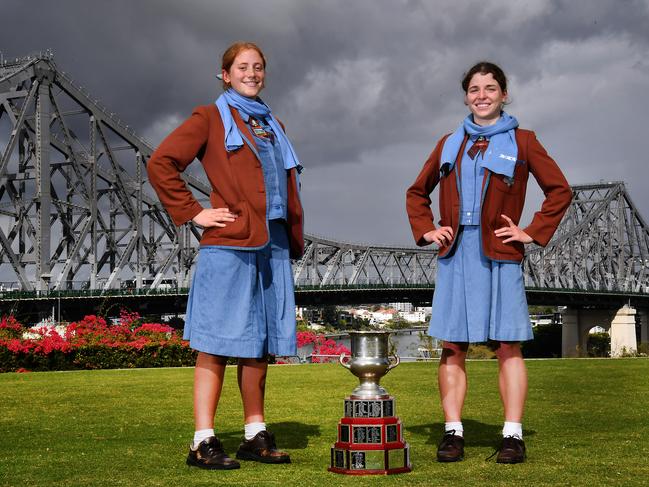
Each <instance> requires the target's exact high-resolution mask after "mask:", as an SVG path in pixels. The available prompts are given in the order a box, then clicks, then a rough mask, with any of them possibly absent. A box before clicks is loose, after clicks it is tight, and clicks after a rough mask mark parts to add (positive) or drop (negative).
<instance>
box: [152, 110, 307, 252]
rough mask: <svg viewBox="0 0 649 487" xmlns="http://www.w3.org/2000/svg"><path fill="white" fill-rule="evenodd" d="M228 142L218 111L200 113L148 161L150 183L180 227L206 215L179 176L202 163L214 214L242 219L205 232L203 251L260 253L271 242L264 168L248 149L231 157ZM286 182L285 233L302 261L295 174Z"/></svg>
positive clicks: (292, 171)
mask: <svg viewBox="0 0 649 487" xmlns="http://www.w3.org/2000/svg"><path fill="white" fill-rule="evenodd" d="M232 116H233V118H234V120H235V122H236V124H237V126H238V127H239V130H241V133H242V134H244V135H245V136H246V139H247V140H248V141H249V142H251V143H252V144H253V145H254V143H255V142H254V138H253V137H250V136H248V134H249V130H248V128H247V127H246V125H245V123H244V121H243V120H242V119H241V116H240V115H239V112H238V111H237V110H234V109H232ZM224 142H225V130H224V128H223V122H222V121H221V116H220V115H219V111H218V109H217V108H216V105H214V104H212V105H205V106H200V107H197V108H196V109H194V112H193V113H192V115H191V117H189V118H188V119H187V120H185V121H184V122H183V123H182V124H181V125H180V127H178V128H177V129H176V130H174V131H173V132H172V133H171V134H170V135H169V136H168V137H167V138H166V139H165V140H163V141H162V143H161V144H160V146H159V147H158V148H157V149H156V151H155V152H154V153H153V155H152V156H151V158H150V159H149V162H148V164H147V172H148V174H149V181H150V182H151V185H152V186H153V187H154V189H155V191H156V193H157V194H158V197H159V198H160V201H161V202H162V204H163V205H164V207H165V209H166V210H167V212H168V213H169V215H170V216H171V218H172V219H173V221H174V223H175V224H176V225H182V224H183V223H186V222H188V221H189V220H191V219H192V218H194V217H195V216H196V215H198V214H199V213H200V212H201V210H203V207H202V206H201V205H200V203H199V202H198V201H196V198H194V195H193V194H192V192H191V191H190V190H189V188H187V185H186V184H185V181H184V180H183V179H182V178H181V176H180V173H182V172H183V171H184V170H185V168H186V167H187V166H188V165H189V164H190V163H191V162H192V161H193V160H194V158H198V159H199V160H200V161H201V163H202V165H203V169H204V170H205V174H206V175H207V179H208V180H209V182H210V185H211V186H212V193H211V194H210V203H211V206H212V208H229V209H230V211H231V212H233V213H236V214H238V215H239V217H238V218H237V219H236V221H234V222H231V223H227V224H226V226H225V227H209V228H205V229H204V230H203V236H202V238H201V245H223V246H227V247H234V248H245V249H256V248H261V247H263V246H264V245H266V243H267V242H268V239H269V236H268V226H267V222H266V189H265V187H264V175H263V171H262V168H261V162H260V161H259V159H258V158H257V156H256V155H255V152H253V150H252V149H251V148H250V147H249V146H248V144H247V143H245V142H244V145H243V147H241V148H240V149H237V150H235V151H232V152H228V151H226V150H225V144H224ZM255 149H256V146H255ZM287 177H288V220H287V229H288V235H289V242H290V250H291V257H292V258H298V257H300V256H301V255H302V254H303V253H304V230H303V228H304V226H303V212H302V204H301V202H300V196H299V188H298V180H297V172H296V169H295V168H293V169H290V170H289V171H287Z"/></svg>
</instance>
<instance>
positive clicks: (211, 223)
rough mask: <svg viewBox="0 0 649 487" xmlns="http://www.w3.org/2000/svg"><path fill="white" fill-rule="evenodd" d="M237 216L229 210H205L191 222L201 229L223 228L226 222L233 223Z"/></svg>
mask: <svg viewBox="0 0 649 487" xmlns="http://www.w3.org/2000/svg"><path fill="white" fill-rule="evenodd" d="M237 217H238V215H235V214H234V213H230V209H229V208H205V209H203V210H202V211H201V212H200V213H199V214H198V215H196V216H195V217H194V218H192V221H193V222H194V223H196V224H197V225H200V226H201V227H204V228H208V227H224V226H225V225H226V222H233V221H235V220H236V219H237Z"/></svg>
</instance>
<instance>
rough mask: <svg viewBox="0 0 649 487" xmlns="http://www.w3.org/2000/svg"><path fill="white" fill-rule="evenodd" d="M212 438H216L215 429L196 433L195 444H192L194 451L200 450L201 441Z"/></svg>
mask: <svg viewBox="0 0 649 487" xmlns="http://www.w3.org/2000/svg"><path fill="white" fill-rule="evenodd" d="M210 436H214V428H208V429H205V430H198V431H194V443H193V444H192V449H193V450H195V449H196V448H198V445H199V444H200V443H201V441H203V440H207V439H208V438H209V437H210Z"/></svg>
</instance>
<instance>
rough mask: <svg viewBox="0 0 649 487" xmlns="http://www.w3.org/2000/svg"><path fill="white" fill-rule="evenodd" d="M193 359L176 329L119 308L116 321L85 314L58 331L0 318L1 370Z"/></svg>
mask: <svg viewBox="0 0 649 487" xmlns="http://www.w3.org/2000/svg"><path fill="white" fill-rule="evenodd" d="M27 331H28V333H26V332H27ZM194 361H195V352H193V351H192V350H191V349H190V348H189V344H188V343H187V342H185V341H183V340H182V335H181V332H180V331H176V330H174V329H173V328H171V327H170V326H167V325H162V324H159V323H142V320H141V318H140V315H139V314H137V313H131V312H128V311H124V310H122V312H121V314H120V319H119V322H118V324H116V325H111V324H108V323H107V322H106V320H105V319H104V318H102V317H99V316H95V315H88V316H85V317H84V318H83V319H82V320H79V321H75V322H73V323H70V324H69V325H68V326H67V328H66V329H65V331H64V332H62V333H59V332H58V331H57V330H56V329H55V328H53V327H45V326H44V327H41V328H37V329H33V328H32V329H29V330H27V329H26V328H25V327H24V326H23V325H22V324H20V323H19V322H18V321H17V320H16V319H15V318H14V317H13V316H6V317H3V318H2V320H1V321H0V372H6V371H12V370H13V371H18V370H67V369H103V368H126V367H163V366H178V365H193V363H194Z"/></svg>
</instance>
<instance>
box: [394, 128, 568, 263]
mask: <svg viewBox="0 0 649 487" xmlns="http://www.w3.org/2000/svg"><path fill="white" fill-rule="evenodd" d="M447 137H448V135H446V136H444V137H443V138H442V139H441V140H440V141H439V142H438V143H437V146H436V147H435V149H434V150H433V152H432V154H431V155H430V157H429V158H428V160H427V161H426V163H425V164H424V167H423V169H422V170H421V173H419V176H418V177H417V180H416V181H415V182H414V184H413V185H412V186H410V188H408V191H407V193H406V209H407V212H408V218H409V219H410V226H411V227H412V233H413V235H414V237H415V241H416V242H417V245H420V246H423V245H427V244H428V242H426V241H425V240H424V234H426V233H427V232H430V231H431V230H435V229H436V227H435V224H434V217H433V212H432V211H431V209H430V202H431V200H430V193H431V192H432V191H433V189H434V188H435V186H437V185H438V184H439V186H440V189H439V207H440V214H441V215H440V220H439V222H438V223H439V225H440V226H449V227H452V228H453V235H454V236H456V235H457V231H458V227H459V222H460V211H461V209H460V193H459V190H458V184H457V182H458V181H459V179H460V178H459V176H460V174H461V171H462V168H461V160H462V154H463V152H464V146H465V144H466V142H467V140H468V137H465V139H464V143H463V144H462V148H461V149H460V151H459V154H458V157H457V160H456V163H455V166H454V167H453V169H452V170H451V171H450V172H449V173H448V175H446V176H443V177H442V176H441V175H440V156H441V153H442V147H443V146H444V141H445V140H446V138H447ZM516 144H517V145H518V162H517V164H516V169H515V170H514V177H513V184H508V182H507V180H506V178H505V177H504V176H502V175H500V174H497V173H493V172H491V171H489V170H486V173H485V177H484V179H483V182H482V185H483V186H482V188H483V191H482V194H483V195H484V200H483V202H482V207H481V215H480V227H481V231H482V250H483V252H484V255H485V256H486V257H488V258H489V259H491V260H496V261H513V262H521V261H522V260H523V256H524V254H525V246H524V245H523V244H522V243H520V242H510V243H507V244H504V243H502V240H504V239H501V238H498V237H496V235H494V230H496V229H497V228H501V227H503V226H505V225H506V222H505V220H504V219H503V218H502V217H501V216H500V215H501V214H505V215H507V216H508V217H510V218H511V219H512V220H513V221H514V223H515V224H516V225H518V223H519V221H520V218H521V214H522V212H523V205H524V203H525V192H526V189H527V179H528V177H529V173H530V172H531V173H532V175H533V176H534V178H535V179H536V181H537V182H538V183H539V186H540V187H541V189H542V190H543V193H544V194H545V200H544V201H543V205H542V206H541V210H540V211H538V212H536V213H535V214H534V218H533V219H532V223H530V225H529V226H527V227H526V228H524V229H523V230H524V231H525V233H527V234H528V235H529V236H530V237H532V238H533V239H534V241H535V242H536V243H537V244H539V245H542V246H546V245H547V244H548V242H549V241H550V239H551V238H552V235H553V234H554V232H555V231H556V229H557V227H558V226H559V222H560V221H561V218H562V217H563V215H564V213H565V212H566V210H567V209H568V206H570V201H571V200H572V190H571V189H570V186H569V185H568V181H566V178H565V177H564V175H563V173H562V172H561V170H560V169H559V166H557V164H556V162H554V160H553V159H552V158H551V157H550V156H549V155H548V153H547V152H546V151H545V149H544V148H543V146H542V145H541V144H540V143H539V141H538V140H537V139H536V136H535V135H534V132H532V131H530V130H524V129H517V130H516ZM510 183H511V182H510ZM485 186H486V193H485V191H484V190H485ZM454 243H455V238H454V239H453V241H452V242H450V244H449V245H446V246H443V247H442V248H440V251H439V256H440V257H444V256H446V255H447V254H448V253H449V252H450V250H451V249H452V248H453V245H454Z"/></svg>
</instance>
